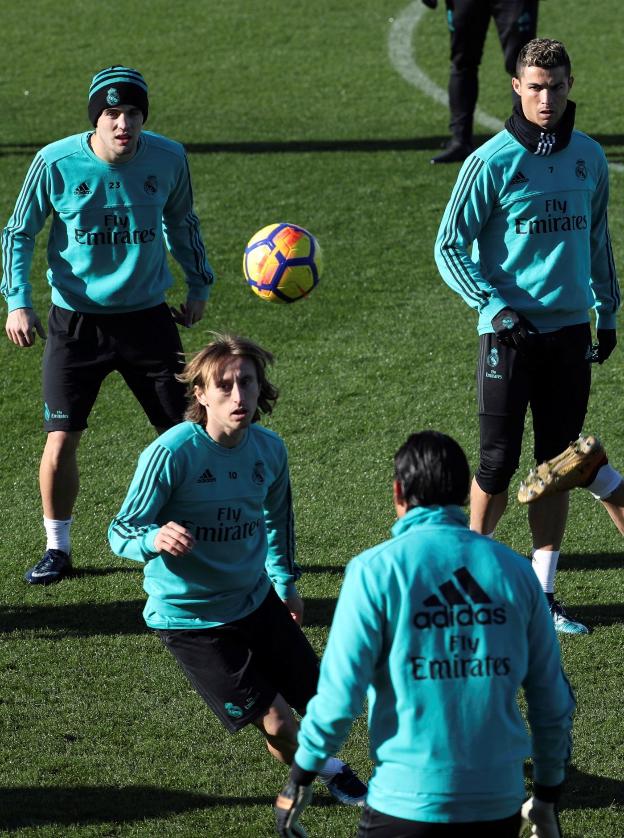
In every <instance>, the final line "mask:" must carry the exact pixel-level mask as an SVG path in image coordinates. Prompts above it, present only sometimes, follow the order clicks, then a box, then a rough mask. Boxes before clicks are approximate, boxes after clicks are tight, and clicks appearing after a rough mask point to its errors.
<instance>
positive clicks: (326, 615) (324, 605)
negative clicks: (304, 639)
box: [303, 597, 336, 628]
mask: <svg viewBox="0 0 624 838" xmlns="http://www.w3.org/2000/svg"><path fill="white" fill-rule="evenodd" d="M335 610H336V600H335V598H334V597H314V598H313V599H308V598H307V597H306V600H305V612H304V615H303V617H304V619H303V626H304V628H305V627H306V626H310V627H311V628H312V627H313V626H316V627H319V626H323V627H327V628H328V627H329V626H330V625H331V621H332V619H333V617H334V611H335Z"/></svg>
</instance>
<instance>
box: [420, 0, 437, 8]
mask: <svg viewBox="0 0 624 838" xmlns="http://www.w3.org/2000/svg"><path fill="white" fill-rule="evenodd" d="M422 2H423V5H425V6H428V7H429V8H430V9H437V8H438V0H422Z"/></svg>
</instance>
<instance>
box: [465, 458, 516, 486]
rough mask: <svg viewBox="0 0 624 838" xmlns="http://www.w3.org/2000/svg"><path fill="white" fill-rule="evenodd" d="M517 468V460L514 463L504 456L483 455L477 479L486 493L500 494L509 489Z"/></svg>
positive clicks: (476, 475)
mask: <svg viewBox="0 0 624 838" xmlns="http://www.w3.org/2000/svg"><path fill="white" fill-rule="evenodd" d="M517 468H518V463H517V462H515V463H514V462H511V461H510V460H506V459H504V458H500V459H491V458H487V457H482V458H481V462H480V463H479V468H478V469H477V473H476V474H475V480H476V481H477V485H478V486H479V488H480V489H481V490H482V491H483V492H485V493H486V494H488V495H499V494H500V493H501V492H505V491H506V490H507V488H508V487H509V484H510V483H511V478H512V477H513V475H514V472H515V471H516V469H517Z"/></svg>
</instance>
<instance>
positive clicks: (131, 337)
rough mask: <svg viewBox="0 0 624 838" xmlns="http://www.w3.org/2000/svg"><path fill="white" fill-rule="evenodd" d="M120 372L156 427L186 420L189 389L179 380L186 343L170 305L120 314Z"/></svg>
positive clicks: (118, 320) (117, 333) (116, 335)
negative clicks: (181, 338)
mask: <svg viewBox="0 0 624 838" xmlns="http://www.w3.org/2000/svg"><path fill="white" fill-rule="evenodd" d="M114 328H115V330H116V333H115V336H114V337H115V343H116V351H117V369H118V370H119V372H120V373H121V375H122V376H123V378H124V380H125V381H126V383H127V385H128V387H129V388H130V389H131V390H132V392H133V393H134V395H135V397H136V398H137V400H138V401H139V403H140V404H141V407H142V408H143V410H144V411H145V413H146V414H147V417H148V419H149V420H150V422H151V423H152V425H154V426H155V427H156V428H160V429H163V428H170V427H171V426H172V425H176V424H177V423H178V422H181V421H182V419H183V418H184V411H185V409H186V387H185V385H184V384H182V383H181V382H180V381H178V380H177V379H176V375H177V374H178V373H180V372H182V370H183V368H184V356H183V349H182V341H181V340H180V335H179V333H178V328H177V326H176V324H175V322H174V320H173V317H172V315H171V311H170V310H169V306H167V305H166V304H164V303H163V304H162V305H160V306H156V307H154V308H150V309H145V310H142V311H136V312H132V313H131V314H124V315H118V316H117V318H116V323H115V327H114Z"/></svg>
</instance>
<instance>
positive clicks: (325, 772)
mask: <svg viewBox="0 0 624 838" xmlns="http://www.w3.org/2000/svg"><path fill="white" fill-rule="evenodd" d="M343 765H344V762H343V761H342V760H341V759H336V757H330V758H329V759H328V760H327V762H326V763H325V765H324V766H323V767H322V768H321V769H320V771H319V773H318V776H319V780H322V781H323V782H324V783H329V781H330V780H333V778H334V777H335V776H336V774H338V773H339V772H340V771H341V769H342V767H343Z"/></svg>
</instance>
